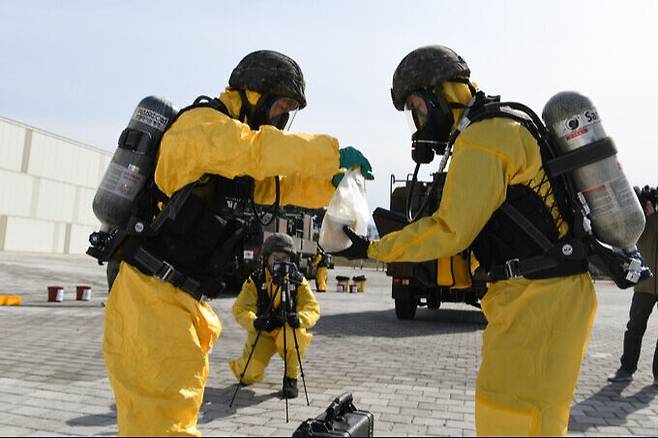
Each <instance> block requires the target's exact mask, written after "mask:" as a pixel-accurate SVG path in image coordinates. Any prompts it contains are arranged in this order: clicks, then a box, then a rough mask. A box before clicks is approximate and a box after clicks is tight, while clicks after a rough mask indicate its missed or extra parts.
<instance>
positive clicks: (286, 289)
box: [229, 271, 310, 423]
mask: <svg viewBox="0 0 658 438" xmlns="http://www.w3.org/2000/svg"><path fill="white" fill-rule="evenodd" d="M286 272H287V271H286ZM277 280H278V281H277ZM273 283H274V284H275V285H276V290H275V291H274V293H273V294H272V297H271V299H270V301H269V303H268V308H267V312H266V314H270V313H271V312H272V308H273V307H274V301H275V300H276V296H277V295H278V294H279V292H281V310H280V312H281V319H282V320H283V369H284V372H283V375H284V380H285V378H286V375H287V372H288V360H287V358H288V345H287V336H286V324H287V323H288V319H289V317H290V314H291V313H292V312H293V311H292V310H291V305H292V300H291V299H290V286H291V282H290V280H289V278H288V275H285V276H284V277H282V278H276V277H275V278H273ZM292 284H293V285H294V284H296V282H295V283H292ZM282 289H283V290H282ZM261 332H262V330H258V333H257V334H256V339H254V343H253V344H252V346H251V351H250V353H249V356H248V358H247V362H246V363H245V365H244V368H243V370H242V373H241V374H240V379H239V382H238V384H237V385H236V387H235V391H234V392H233V397H232V398H231V402H230V403H229V407H232V406H233V402H234V401H235V397H236V395H237V393H238V391H239V389H240V386H241V385H242V378H243V377H244V375H245V373H246V372H247V368H248V367H249V363H250V362H251V358H252V357H253V354H254V351H255V350H256V345H257V344H258V340H259V339H260V335H261ZM292 334H293V339H294V342H295V350H296V352H297V361H298V362H299V370H300V374H301V376H302V382H303V384H304V393H305V395H306V404H307V405H308V406H310V402H309V399H308V391H307V390H306V379H305V377H304V368H303V366H302V359H301V354H300V352H299V343H298V341H297V333H296V329H294V328H293V329H292ZM284 398H285V400H286V423H287V422H288V421H289V418H288V397H287V395H286V394H285V393H284Z"/></svg>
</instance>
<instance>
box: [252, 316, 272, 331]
mask: <svg viewBox="0 0 658 438" xmlns="http://www.w3.org/2000/svg"><path fill="white" fill-rule="evenodd" d="M254 328H255V329H256V330H258V331H261V330H264V331H266V332H271V331H272V329H271V328H270V320H269V319H267V317H265V316H259V317H258V318H256V319H255V320H254Z"/></svg>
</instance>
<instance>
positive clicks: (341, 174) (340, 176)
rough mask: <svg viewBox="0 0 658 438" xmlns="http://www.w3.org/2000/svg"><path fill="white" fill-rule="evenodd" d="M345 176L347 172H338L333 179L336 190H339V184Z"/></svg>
mask: <svg viewBox="0 0 658 438" xmlns="http://www.w3.org/2000/svg"><path fill="white" fill-rule="evenodd" d="M344 176H345V172H338V173H337V174H335V175H334V177H333V178H331V185H332V186H334V187H335V188H338V184H340V182H341V181H342V180H343V177H344Z"/></svg>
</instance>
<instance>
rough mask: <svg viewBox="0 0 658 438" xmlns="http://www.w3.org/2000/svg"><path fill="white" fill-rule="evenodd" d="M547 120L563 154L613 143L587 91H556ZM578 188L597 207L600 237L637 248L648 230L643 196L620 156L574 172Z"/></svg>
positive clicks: (594, 209) (594, 220) (594, 219)
mask: <svg viewBox="0 0 658 438" xmlns="http://www.w3.org/2000/svg"><path fill="white" fill-rule="evenodd" d="M542 118H543V119H544V123H546V126H547V127H548V129H549V131H550V133H551V135H552V136H553V138H554V139H555V140H556V142H557V144H558V146H559V147H560V149H561V152H562V153H567V152H569V151H573V150H575V149H578V148H582V147H585V146H588V145H592V144H593V143H595V142H599V143H610V142H612V139H610V138H609V137H608V136H607V135H606V133H605V130H604V129H603V125H602V123H601V118H600V117H599V114H598V111H597V110H596V108H595V107H594V104H592V102H591V101H590V100H589V99H588V98H587V97H585V96H583V95H581V94H579V93H576V92H573V91H564V92H561V93H558V94H556V95H555V96H553V97H552V98H551V99H550V100H549V101H548V102H547V103H546V106H545V107H544V111H543V112H542ZM571 174H572V176H573V182H574V185H575V188H576V190H578V191H579V192H581V193H582V194H583V195H584V196H585V200H586V201H587V205H588V206H589V208H590V210H591V219H592V229H593V230H594V234H595V235H596V237H597V238H598V239H599V240H601V241H602V242H604V243H607V244H609V245H611V246H613V247H616V248H621V249H626V250H631V249H632V248H633V247H634V246H635V244H636V243H637V240H638V238H639V237H640V234H642V230H644V224H645V217H644V213H643V211H642V206H641V205H640V202H639V200H638V199H637V196H636V195H635V192H634V190H633V188H632V187H631V185H630V184H629V183H628V180H627V179H626V175H625V174H624V172H623V171H622V168H621V165H620V164H619V161H618V160H617V155H616V154H615V155H613V156H610V157H608V158H604V159H602V160H599V161H595V162H593V163H591V164H588V165H585V166H583V167H580V168H578V169H575V170H573V171H572V172H571Z"/></svg>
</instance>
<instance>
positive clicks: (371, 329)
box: [313, 309, 487, 338]
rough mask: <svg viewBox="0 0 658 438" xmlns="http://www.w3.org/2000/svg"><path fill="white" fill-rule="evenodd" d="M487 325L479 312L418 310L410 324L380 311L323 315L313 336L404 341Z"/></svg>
mask: <svg viewBox="0 0 658 438" xmlns="http://www.w3.org/2000/svg"><path fill="white" fill-rule="evenodd" d="M486 324H487V322H486V320H485V318H484V315H483V314H482V312H480V311H479V310H476V309H473V310H455V309H439V310H429V309H418V312H417V313H416V318H415V319H413V320H410V321H401V320H399V319H397V317H396V316H395V311H394V310H380V311H372V312H358V313H342V314H338V315H327V316H322V317H321V318H320V321H319V322H318V324H317V325H316V326H315V327H314V328H313V333H314V334H317V335H324V336H333V337H342V336H374V337H380V336H381V337H386V338H405V337H409V336H424V335H437V334H447V333H462V332H472V331H477V330H482V329H484V327H485V326H486Z"/></svg>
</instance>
